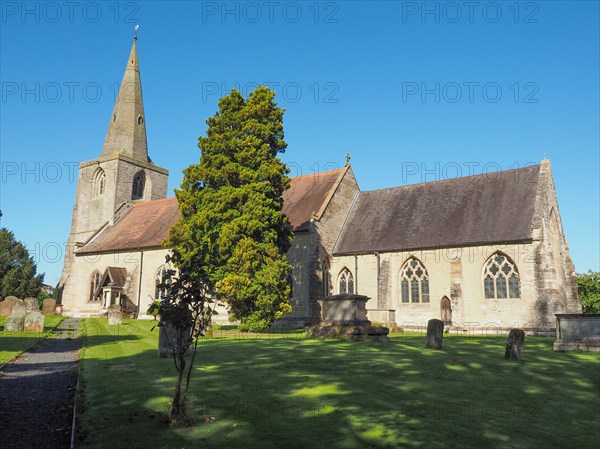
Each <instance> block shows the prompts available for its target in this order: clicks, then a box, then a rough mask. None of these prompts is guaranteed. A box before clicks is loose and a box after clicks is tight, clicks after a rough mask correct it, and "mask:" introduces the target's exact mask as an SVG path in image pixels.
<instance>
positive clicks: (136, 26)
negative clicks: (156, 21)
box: [133, 24, 140, 41]
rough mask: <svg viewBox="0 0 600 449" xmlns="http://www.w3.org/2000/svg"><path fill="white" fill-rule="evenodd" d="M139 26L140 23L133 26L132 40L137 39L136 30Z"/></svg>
mask: <svg viewBox="0 0 600 449" xmlns="http://www.w3.org/2000/svg"><path fill="white" fill-rule="evenodd" d="M139 27H140V25H139V24H136V25H135V26H134V27H133V30H134V31H133V40H134V41H137V30H138V28H139Z"/></svg>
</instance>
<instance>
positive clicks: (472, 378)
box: [82, 325, 600, 449]
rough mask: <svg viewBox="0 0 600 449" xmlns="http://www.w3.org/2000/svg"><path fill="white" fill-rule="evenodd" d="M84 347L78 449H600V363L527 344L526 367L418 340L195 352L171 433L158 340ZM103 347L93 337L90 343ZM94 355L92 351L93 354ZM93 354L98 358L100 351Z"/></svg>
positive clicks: (482, 351) (485, 345) (276, 343)
mask: <svg viewBox="0 0 600 449" xmlns="http://www.w3.org/2000/svg"><path fill="white" fill-rule="evenodd" d="M137 332H138V334H137V335H138V337H139V338H138V339H137V340H128V339H124V340H120V341H114V342H112V344H108V343H111V342H109V341H103V342H101V343H100V346H98V342H97V341H95V340H94V336H88V338H87V339H86V347H88V349H86V353H85V356H84V360H83V362H82V370H83V379H84V380H85V389H84V391H85V397H84V406H85V407H84V413H83V417H82V430H83V437H84V438H83V441H82V447H83V448H101V447H102V448H103V447H106V445H107V444H109V443H110V447H113V448H127V449H133V448H142V447H155V448H180V447H194V448H202V447H207V448H209V447H210V448H215V447H226V448H261V449H263V448H277V449H279V448H357V449H358V448H360V449H362V448H370V447H373V448H374V447H378V448H388V447H389V448H392V447H414V448H440V449H441V448H464V447H487V448H534V447H553V448H561V447H565V448H567V447H596V446H598V443H599V442H600V436H599V434H598V430H597V429H596V424H597V422H598V420H599V419H600V412H599V410H598V400H599V393H598V391H599V387H600V379H599V377H600V375H599V372H600V370H599V366H600V364H599V361H598V357H595V356H592V355H589V354H580V353H555V352H553V351H552V350H551V344H552V340H551V339H543V338H534V337H528V338H527V340H526V348H525V353H524V360H522V361H520V362H508V361H505V360H504V359H503V354H504V345H505V341H506V340H505V337H459V336H447V337H446V338H445V342H444V344H445V347H444V349H443V350H442V351H428V350H425V349H423V344H424V337H423V336H419V335H416V336H414V335H413V336H396V337H394V338H393V339H392V342H391V343H389V344H376V343H352V342H343V341H335V340H312V339H308V338H298V337H285V336H284V337H281V338H261V339H259V338H248V339H242V338H240V339H227V338H218V339H208V340H205V341H203V342H201V344H200V345H199V353H198V357H197V362H196V368H195V372H194V374H193V378H192V386H191V396H192V398H193V402H192V404H191V414H192V415H193V416H194V417H195V418H196V419H197V422H198V423H197V424H196V425H194V426H191V427H189V428H171V427H169V426H168V425H167V424H166V423H165V420H166V417H167V413H168V411H169V406H170V400H171V396H172V393H173V388H174V384H175V369H174V367H173V362H172V361H171V360H169V359H159V358H158V357H157V354H156V344H157V343H156V341H157V335H156V331H155V332H154V333H150V332H148V326H147V325H139V326H138V329H137ZM97 337H98V336H97ZM88 342H89V344H88ZM94 345H95V347H94Z"/></svg>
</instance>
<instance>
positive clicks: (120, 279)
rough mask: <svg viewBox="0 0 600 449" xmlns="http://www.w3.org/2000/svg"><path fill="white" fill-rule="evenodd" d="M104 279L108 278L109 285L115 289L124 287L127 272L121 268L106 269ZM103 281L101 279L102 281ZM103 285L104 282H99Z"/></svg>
mask: <svg viewBox="0 0 600 449" xmlns="http://www.w3.org/2000/svg"><path fill="white" fill-rule="evenodd" d="M104 277H105V278H106V277H108V280H110V283H112V284H114V285H115V286H116V287H125V281H126V280H127V270H126V269H125V268H121V267H107V268H106V271H105V272H104ZM104 280H105V279H103V281H104ZM101 284H104V282H101Z"/></svg>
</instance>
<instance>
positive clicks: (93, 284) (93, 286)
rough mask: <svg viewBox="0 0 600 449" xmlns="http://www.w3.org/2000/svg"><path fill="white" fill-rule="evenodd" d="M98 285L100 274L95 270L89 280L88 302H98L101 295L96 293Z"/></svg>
mask: <svg viewBox="0 0 600 449" xmlns="http://www.w3.org/2000/svg"><path fill="white" fill-rule="evenodd" d="M99 285H100V272H99V271H98V270H95V271H94V272H93V273H92V276H91V278H90V296H89V298H88V301H100V299H101V297H102V295H101V294H100V292H99V291H98V290H99V289H98V287H99Z"/></svg>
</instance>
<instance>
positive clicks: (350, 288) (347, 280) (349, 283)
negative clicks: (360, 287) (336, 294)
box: [339, 268, 354, 295]
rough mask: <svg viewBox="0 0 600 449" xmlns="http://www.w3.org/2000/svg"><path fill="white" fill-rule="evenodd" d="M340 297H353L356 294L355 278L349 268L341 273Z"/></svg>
mask: <svg viewBox="0 0 600 449" xmlns="http://www.w3.org/2000/svg"><path fill="white" fill-rule="evenodd" d="M339 279H340V281H339V286H340V295H345V294H348V295H353V294H354V276H352V273H351V272H350V270H349V269H348V268H344V269H343V270H342V272H341V273H340V278H339Z"/></svg>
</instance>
